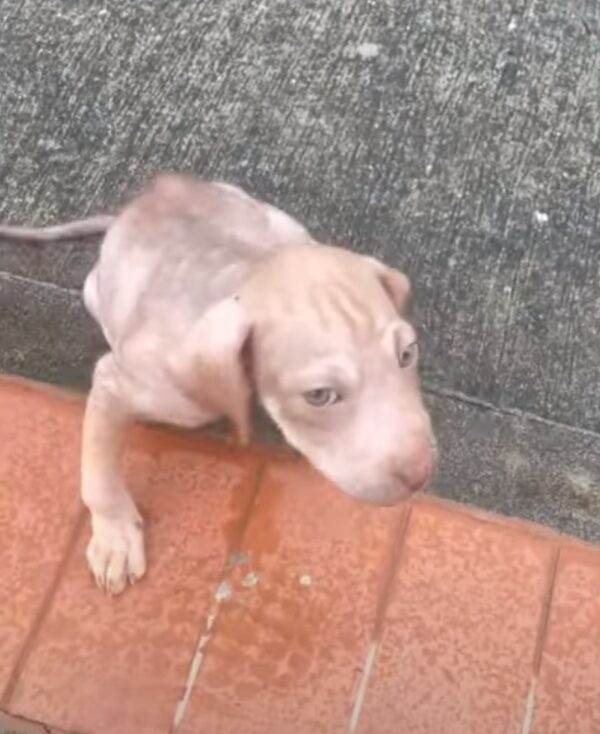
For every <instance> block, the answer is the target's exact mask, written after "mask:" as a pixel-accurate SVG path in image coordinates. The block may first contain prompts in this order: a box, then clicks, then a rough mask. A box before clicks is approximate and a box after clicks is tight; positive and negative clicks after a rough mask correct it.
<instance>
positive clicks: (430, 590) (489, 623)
mask: <svg viewBox="0 0 600 734" xmlns="http://www.w3.org/2000/svg"><path fill="white" fill-rule="evenodd" d="M551 552H552V546H551V545H550V544H549V543H547V542H546V541H543V540H538V539H535V538H532V537H531V536H529V535H527V534H524V533H516V532H514V531H513V530H512V529H509V528H506V527H502V526H497V525H493V524H490V523H487V522H480V521H478V520H476V519H473V518H470V517H467V516H464V515H462V514H460V513H458V512H449V511H447V510H444V509H442V508H439V507H436V506H434V505H427V504H419V505H415V507H414V508H413V512H412V515H411V519H410V525H409V529H408V532H407V537H406V543H405V545H404V547H403V549H402V552H401V556H400V565H399V569H398V573H397V576H396V579H395V585H394V588H393V593H392V596H391V599H390V604H389V607H388V609H387V613H386V616H385V622H384V628H383V633H382V638H381V642H380V647H379V651H378V656H377V660H376V663H375V666H374V670H373V674H372V677H371V680H370V685H369V687H368V689H367V693H366V697H365V701H364V705H363V708H362V711H361V716H360V719H359V726H358V731H359V732H360V733H361V734H388V733H389V734H392V732H393V733H394V734H396V733H397V732H411V734H439V732H444V734H481V732H485V733H486V734H517V733H519V734H520V732H521V729H520V725H521V721H522V719H523V716H524V711H525V703H526V697H527V691H528V685H529V681H530V678H531V669H532V662H533V656H534V648H535V641H536V632H537V629H538V624H539V620H540V617H541V610H542V603H543V598H544V594H545V592H546V589H547V586H548V583H549V575H550V562H551V557H552V556H551Z"/></svg>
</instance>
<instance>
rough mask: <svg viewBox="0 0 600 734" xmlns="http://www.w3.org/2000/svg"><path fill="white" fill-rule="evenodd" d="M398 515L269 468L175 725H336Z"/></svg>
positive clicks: (209, 728)
mask: <svg viewBox="0 0 600 734" xmlns="http://www.w3.org/2000/svg"><path fill="white" fill-rule="evenodd" d="M401 513H402V510H401V509H400V508H395V509H392V510H389V509H387V510H386V509H376V508H372V507H366V506H364V505H361V504H359V503H358V502H356V501H354V500H351V499H350V498H348V497H346V496H344V495H343V494H342V493H341V492H340V491H339V490H338V489H336V488H334V487H332V486H330V485H329V484H327V483H326V482H325V481H324V480H322V479H321V478H320V477H318V476H317V474H316V473H314V472H312V471H311V470H309V469H307V468H305V467H304V466H302V465H300V466H298V465H286V466H282V465H271V467H270V469H269V471H268V474H267V477H266V479H265V481H264V482H263V486H262V488H261V493H260V495H259V500H258V502H257V505H256V507H255V509H254V512H253V515H252V517H251V520H250V523H249V526H248V529H247V532H246V534H245V537H244V541H243V545H242V548H243V551H244V554H245V555H243V556H242V557H241V558H240V559H238V560H239V565H238V566H237V567H236V568H234V569H233V571H232V574H231V576H230V578H229V584H230V585H229V587H228V592H229V598H228V599H227V600H226V601H225V602H224V603H223V606H222V608H221V612H220V614H219V617H218V619H217V621H216V635H215V637H214V639H213V640H212V642H211V643H210V645H209V646H208V648H207V651H206V658H205V660H204V664H203V666H202V668H201V670H200V675H199V678H198V681H197V685H196V687H195V690H194V694H193V696H192V698H191V701H190V705H189V707H188V711H187V714H186V717H185V718H184V720H183V725H182V727H181V732H182V734H197V733H198V732H201V731H206V732H217V731H218V732H219V734H229V732H231V733H232V734H233V733H235V734H258V733H259V732H260V733H261V734H263V733H264V732H267V731H269V732H271V731H272V732H277V734H292V733H295V734H304V733H305V732H310V733H311V734H319V733H320V732H322V733H324V734H325V733H326V734H336V732H345V731H346V729H347V724H348V719H349V715H350V710H351V707H352V701H353V698H354V695H355V689H356V685H357V681H358V680H359V677H360V673H361V667H362V665H363V663H364V660H365V656H366V653H367V649H368V643H369V639H370V634H371V630H372V628H373V621H374V617H375V611H376V604H377V597H378V594H379V591H380V587H381V582H382V574H383V572H384V570H385V568H386V565H387V563H388V560H389V551H390V549H391V544H392V540H393V538H394V536H395V535H396V534H397V533H398V532H399V529H400V527H401V524H400V523H401V520H402V515H401Z"/></svg>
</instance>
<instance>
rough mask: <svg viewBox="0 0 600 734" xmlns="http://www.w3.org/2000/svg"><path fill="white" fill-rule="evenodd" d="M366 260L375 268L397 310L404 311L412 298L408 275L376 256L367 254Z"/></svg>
mask: <svg viewBox="0 0 600 734" xmlns="http://www.w3.org/2000/svg"><path fill="white" fill-rule="evenodd" d="M365 260H367V261H368V262H369V263H370V265H371V267H372V268H373V269H374V270H375V273H376V274H377V277H378V278H379V281H380V282H381V285H382V286H383V288H384V290H385V292H386V293H387V294H388V296H389V298H390V300H391V301H392V303H393V304H394V306H395V308H396V311H398V312H399V313H400V312H402V311H403V310H404V309H405V307H406V304H407V303H408V300H409V298H410V291H411V287H410V280H409V279H408V277H407V276H406V275H404V273H401V272H400V271H399V270H396V269H395V268H390V267H388V266H387V265H384V263H382V262H381V261H380V260H377V258H375V257H370V256H368V255H366V256H365Z"/></svg>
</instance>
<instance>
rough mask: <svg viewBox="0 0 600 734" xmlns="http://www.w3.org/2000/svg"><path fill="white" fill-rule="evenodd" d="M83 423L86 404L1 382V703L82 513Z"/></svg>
mask: <svg viewBox="0 0 600 734" xmlns="http://www.w3.org/2000/svg"><path fill="white" fill-rule="evenodd" d="M80 419H81V410H80V405H79V404H77V403H74V402H72V401H63V400H61V399H59V398H57V397H56V396H52V395H46V394H43V393H40V392H38V391H37V390H35V389H34V388H32V387H31V386H28V385H24V384H19V383H13V382H12V381H11V380H6V379H0V447H1V449H0V568H1V569H2V570H1V572H0V599H1V600H2V603H1V604H0V700H1V699H2V698H3V696H4V694H5V693H6V691H7V687H8V686H9V682H10V680H11V673H12V672H13V671H14V669H15V665H16V664H17V660H18V659H19V656H20V653H21V651H22V650H23V646H24V645H25V643H26V641H27V639H28V637H29V633H30V631H31V630H32V627H33V625H34V624H35V620H36V618H37V617H38V614H39V613H40V611H41V609H42V606H43V604H44V600H45V598H46V596H47V595H48V593H49V592H50V590H51V588H52V585H53V583H54V580H55V576H56V574H57V569H58V564H59V562H60V560H61V558H62V556H63V555H64V553H65V551H66V548H67V544H68V542H69V539H70V536H72V533H73V531H74V527H75V522H76V519H77V517H78V515H79V512H80V503H79V488H78V475H79V470H78V464H79V439H78V432H79V424H80ZM64 436H69V437H72V439H71V440H66V441H65V440H60V438H61V437H64Z"/></svg>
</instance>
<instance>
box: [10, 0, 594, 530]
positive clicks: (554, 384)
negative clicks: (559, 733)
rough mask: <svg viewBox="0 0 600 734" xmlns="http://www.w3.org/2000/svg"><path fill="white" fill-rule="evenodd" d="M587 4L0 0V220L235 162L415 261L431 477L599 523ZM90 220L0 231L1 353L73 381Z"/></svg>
mask: <svg viewBox="0 0 600 734" xmlns="http://www.w3.org/2000/svg"><path fill="white" fill-rule="evenodd" d="M599 8H600V6H598V4H597V3H595V2H594V1H593V0H577V1H576V0H511V1H510V2H508V1H507V0H498V1H497V2H493V3H490V2H485V1H484V0H476V1H475V2H456V1H454V0H452V1H451V0H410V1H408V2H396V0H355V1H354V2H350V1H349V0H327V1H325V0H303V2H293V1H292V0H289V1H288V2H283V1H280V0H270V1H269V0H263V2H256V0H221V1H220V2H218V3H210V2H203V3H201V2H195V3H190V2H187V1H186V0H160V1H159V0H139V2H136V3H123V2H121V1H120V0H103V1H102V2H97V3H88V2H84V1H83V0H74V1H73V2H70V3H61V2H57V1H56V0H54V1H52V0H51V1H50V2H48V0H46V1H45V2H42V0H19V1H17V0H3V2H2V3H1V4H0V9H1V11H2V12H1V13H0V109H1V110H2V116H1V118H0V172H1V175H0V219H2V220H6V221H11V222H27V223H40V224H41V223H50V222H56V221H60V220H64V219H66V218H69V217H79V216H82V215H84V214H87V213H92V212H99V211H104V210H106V209H111V208H113V207H115V206H117V205H118V204H119V203H120V202H121V201H122V200H123V197H124V196H125V195H126V194H127V193H128V192H131V191H132V190H134V189H135V188H136V187H137V186H138V185H139V184H140V183H141V182H142V181H143V180H144V179H145V177H146V176H148V175H149V174H150V173H152V172H154V171H157V170H160V169H185V170H190V171H194V172H195V173H197V174H201V175H203V176H207V177H221V178H224V179H227V180H230V181H232V182H237V183H240V184H242V185H244V186H246V187H248V188H249V189H250V190H251V191H253V192H255V193H256V194H258V195H261V196H263V197H265V198H267V199H268V200H270V201H272V202H274V203H276V204H278V205H279V206H281V207H283V208H284V209H286V210H287V211H289V212H290V213H292V214H294V215H295V216H297V217H298V218H299V219H300V220H302V221H303V222H304V223H306V224H307V225H308V226H309V227H310V228H311V229H312V230H313V232H314V233H315V234H316V235H318V236H320V237H322V238H327V239H331V240H333V241H336V242H340V243H347V244H349V245H350V246H351V247H353V248H355V249H357V250H361V251H367V252H371V253H374V254H376V255H377V256H380V257H382V258H384V259H385V260H386V261H387V262H389V263H390V264H393V265H396V266H398V267H400V268H402V269H404V270H406V271H407V272H408V273H409V274H410V276H411V277H412V279H413V281H414V284H415V292H416V301H415V307H414V311H415V317H416V320H417V322H418V324H419V325H420V328H421V331H422V335H423V354H424V361H425V364H424V369H423V375H424V384H425V387H426V389H427V393H428V396H429V400H430V404H431V407H432V410H433V413H434V416H435V419H436V423H437V431H438V437H439V441H440V446H441V458H442V461H441V466H440V473H439V476H438V478H437V480H436V486H435V491H436V492H438V493H439V494H441V495H444V496H446V497H451V498H454V499H459V500H461V501H465V502H470V503H474V504H476V505H479V506H482V507H485V508H488V509H492V510H496V511H500V512H504V513H508V514H512V515H520V516H522V517H525V518H529V519H533V520H537V521H540V522H543V523H546V524H547V525H551V526H553V527H555V528H559V529H561V530H564V531H567V532H570V533H574V534H576V535H579V536H581V537H583V538H586V539H589V540H596V541H598V540H600V381H599V380H598V364H599V363H600V340H599V339H598V330H597V326H596V325H597V324H598V321H599V319H600V279H599V278H598V257H599V251H600V240H599V237H598V203H599V197H600V166H599V165H598V164H599V156H600V123H599V121H600V109H599V108H600V97H599V95H598V79H599V78H600V9H599ZM95 252H96V246H95V245H94V244H93V243H89V242H88V243H76V244H67V243H62V244H57V245H53V246H49V247H44V248H41V249H35V248H32V247H29V246H24V245H16V244H14V243H2V244H0V271H1V272H0V369H1V370H3V371H5V372H13V373H17V374H22V375H26V376H29V377H34V378H38V379H42V380H46V381H50V382H57V383H63V384H72V385H77V386H84V385H85V384H86V383H87V381H88V380H89V375H90V369H91V366H92V364H93V361H94V359H95V357H96V356H97V355H98V354H99V353H100V352H101V351H102V340H101V338H100V336H99V334H98V331H97V329H96V328H95V326H94V325H93V324H92V323H91V321H90V319H89V318H88V317H87V315H86V314H85V312H84V309H83V306H82V304H81V300H80V297H79V293H78V291H79V288H80V286H81V284H82V282H83V278H84V275H85V273H86V271H87V269H88V268H89V266H90V264H91V263H92V261H93V259H94V256H95Z"/></svg>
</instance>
